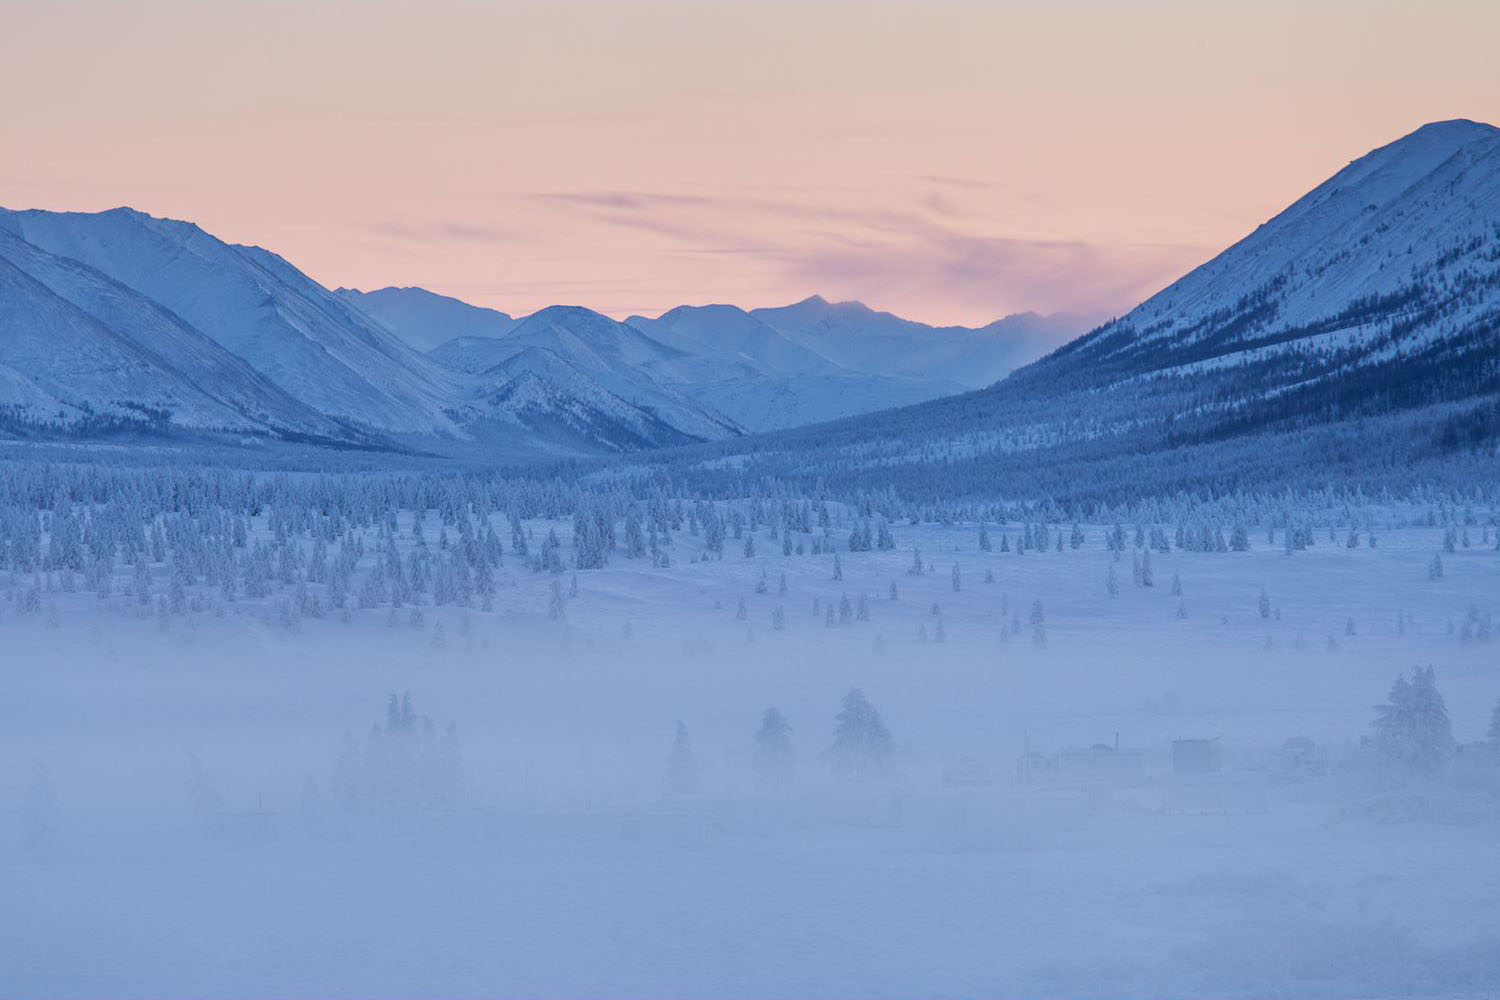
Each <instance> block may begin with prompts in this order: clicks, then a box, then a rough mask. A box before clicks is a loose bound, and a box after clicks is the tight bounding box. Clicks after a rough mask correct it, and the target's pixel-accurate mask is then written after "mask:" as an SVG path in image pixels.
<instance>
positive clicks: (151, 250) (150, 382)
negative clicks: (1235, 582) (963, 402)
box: [0, 208, 1086, 460]
mask: <svg viewBox="0 0 1500 1000" xmlns="http://www.w3.org/2000/svg"><path fill="white" fill-rule="evenodd" d="M764 312H765V313H766V314H767V318H761V317H758V316H755V315H752V314H751V313H747V312H745V311H744V310H740V309H737V308H734V307H732V306H710V307H704V308H691V307H683V308H680V309H675V310H672V311H671V312H669V313H667V314H665V315H664V316H662V317H659V318H658V319H655V320H649V319H645V318H641V317H632V318H631V320H630V321H628V322H624V323H621V322H618V321H616V320H613V319H610V318H609V317H606V316H603V315H601V314H599V313H596V312H593V311H591V310H588V309H584V308H580V307H575V306H553V307H550V308H547V309H543V310H542V311H540V312H538V313H535V314H533V315H531V316H526V317H521V318H512V317H510V316H508V315H506V314H505V313H502V312H497V311H495V310H492V309H485V308H481V307H476V306H472V305H469V304H467V303H464V302H460V301H458V300H456V299H452V298H448V297H446V296H442V295H437V294H434V293H432V292H428V291H425V290H423V289H418V288H387V289H382V290H379V291H374V292H359V291H355V290H353V289H338V290H337V291H329V290H328V289H326V288H324V287H323V286H321V285H319V284H318V283H317V282H315V281H313V280H312V279H310V278H308V277H307V276H306V275H304V274H302V273H301V272H300V271H298V270H297V269H296V268H294V267H293V266H292V265H291V264H289V263H287V261H285V260H284V259H282V258H281V257H278V256H276V255H275V254H273V253H270V252H269V251H266V250H262V249H260V248H258V247H246V246H235V245H231V244H228V243H224V242H222V241H221V240H218V239H216V238H215V237H213V236H211V235H209V234H208V233H206V232H204V231H203V230H201V229H199V228H198V227H197V226H194V225H192V224H191V223H186V222H177V221H173V220H169V219H158V218H154V217H152V216H149V215H146V214H144V213H141V212H137V211H134V210H131V209H126V208H120V209H114V210H112V211H108V212H100V213H60V212H45V211H6V210H0V434H8V435H12V436H25V437H37V436H41V437H46V436H70V437H88V436H95V435H101V434H118V433H120V432H123V431H129V432H133V433H146V434H159V435H172V434H190V435H214V434H220V435H224V434H227V435H231V436H232V435H239V436H241V437H243V436H246V435H249V436H252V437H256V438H261V439H265V440H270V441H274V440H283V439H285V440H298V441H311V442H315V443H327V444H334V445H340V446H349V445H354V446H359V447H368V448H402V449H417V450H424V451H436V452H439V453H447V454H460V455H465V456H466V457H470V458H478V459H503V460H515V459H525V458H531V457H538V456H547V455H568V454H574V455H578V454H608V453H612V452H622V451H637V450H642V449H649V448H659V447H663V446H669V445H680V444H685V443H691V442H694V441H712V440H721V439H725V438H732V437H738V436H741V435H744V434H746V433H750V432H753V431H758V430H766V429H774V428H785V427H790V426H795V425H798V424H801V423H808V422H813V421H819V420H827V419H831V418H835V417H841V416H847V415H849V414H853V413H860V412H868V411H870V410H875V409H880V408H884V407H889V406H894V405H900V404H904V403H909V402H913V401H919V400H926V399H932V398H935V397H938V396H941V395H944V394H947V393H953V392H959V391H962V390H963V389H965V388H967V387H969V386H971V385H972V384H974V383H973V380H974V379H976V378H999V377H1001V376H1003V375H1004V374H1005V372H1006V371H1008V370H1009V368H1010V367H1011V366H1013V365H1014V364H1015V363H1016V361H1017V359H1021V358H1026V357H1028V356H1035V355H1037V354H1040V353H1041V352H1042V351H1043V350H1045V348H1046V347H1047V346H1051V345H1055V344H1057V343H1060V342H1062V341H1063V340H1065V339H1067V337H1068V336H1069V335H1070V334H1076V333H1077V332H1080V331H1081V330H1082V329H1083V328H1084V326H1085V324H1086V321H1085V320H1080V319H1074V318H1069V317H1052V318H1049V319H1041V318H1039V317H1025V318H1020V317H1018V318H1015V320H1014V321H1011V322H1010V325H1006V321H1002V324H999V325H996V326H995V327H993V328H983V329H980V330H964V329H961V328H943V329H935V328H931V327H927V326H924V325H922V324H919V323H911V322H909V321H906V320H901V319H898V318H897V317H894V316H890V315H888V314H883V313H875V312H872V311H870V310H868V309H866V308H865V307H863V306H860V305H858V304H856V303H845V304H841V305H829V304H828V303H826V302H824V301H823V300H821V299H816V298H815V299H809V300H807V301H806V302H803V303H799V304H798V305H797V306H792V307H788V309H786V310H765V311H764ZM862 330H867V331H868V337H869V349H868V350H866V351H865V352H864V356H865V358H866V360H865V361H863V362H858V361H857V359H858V358H859V356H860V350H859V341H860V338H861V336H862V333H861V331H862ZM1049 338H1050V339H1049ZM963 352H967V356H968V358H969V360H970V363H969V364H967V365H959V366H958V367H962V368H963V369H964V374H965V376H966V377H967V379H968V381H963V380H961V379H955V378H953V377H952V372H951V369H952V368H953V367H955V365H954V363H953V359H954V358H957V357H958V356H959V355H960V354H963ZM829 355H836V356H837V357H839V358H842V359H844V360H843V361H842V362H840V361H835V360H832V359H831V358H830V356H829ZM851 359H855V360H856V362H857V363H855V364H853V365H851V364H850V363H849V362H850V360H851ZM928 368H930V369H931V370H930V371H928V370H927V369H928Z"/></svg>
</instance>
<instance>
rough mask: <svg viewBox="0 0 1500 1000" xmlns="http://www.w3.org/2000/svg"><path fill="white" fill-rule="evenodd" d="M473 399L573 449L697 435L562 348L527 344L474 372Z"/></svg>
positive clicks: (611, 448)
mask: <svg viewBox="0 0 1500 1000" xmlns="http://www.w3.org/2000/svg"><path fill="white" fill-rule="evenodd" d="M469 394H470V403H471V405H473V406H475V407H478V408H479V409H480V412H481V413H482V414H483V415H484V416H486V417H488V418H490V419H494V420H509V421H512V422H513V423H514V424H515V425H516V426H518V427H521V428H524V429H525V430H526V431H527V432H529V433H530V434H533V435H535V436H537V437H538V438H541V439H542V440H543V441H545V442H547V443H549V444H551V445H553V446H555V447H558V448H561V449H564V450H568V451H578V452H584V453H587V452H590V451H594V452H625V451H640V450H642V449H646V448H662V447H666V446H669V445H678V444H688V443H691V442H692V441H695V440H698V438H695V437H693V436H691V435H689V434H687V433H685V432H684V431H682V430H680V429H679V428H677V427H675V426H673V425H672V424H670V423H668V422H667V421H665V420H663V419H662V418H661V417H659V416H657V414H656V412H655V411H654V410H651V409H648V408H646V407H643V406H639V405H636V404H633V403H631V402H628V401H627V400H625V399H622V398H621V397H619V396H617V395H615V394H614V393H612V392H610V391H609V390H608V389H606V388H604V386H602V385H600V384H599V382H598V381H597V380H595V379H593V378H590V377H589V376H588V375H585V374H584V373H583V372H581V371H579V370H578V369H577V368H576V367H574V366H573V365H572V364H570V363H568V362H567V361H565V360H563V359H562V358H560V357H558V356H557V354H555V353H553V352H552V351H550V350H548V349H546V348H543V347H526V348H523V349H522V350H521V351H520V352H519V353H517V354H513V355H511V356H509V357H507V358H506V359H505V360H503V361H501V362H499V363H498V364H496V365H494V366H492V367H490V368H487V369H485V370H483V371H479V372H475V373H473V381H472V383H471V385H470V389H469Z"/></svg>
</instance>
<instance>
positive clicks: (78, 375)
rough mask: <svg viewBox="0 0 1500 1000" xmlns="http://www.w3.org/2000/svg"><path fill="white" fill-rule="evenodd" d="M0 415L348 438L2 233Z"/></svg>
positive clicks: (142, 303) (84, 269) (213, 349)
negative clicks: (1, 409)
mask: <svg viewBox="0 0 1500 1000" xmlns="http://www.w3.org/2000/svg"><path fill="white" fill-rule="evenodd" d="M0 407H3V408H4V409H5V410H6V413H7V417H8V419H7V422H8V423H16V424H23V425H24V424H40V425H57V426H68V425H76V424H78V423H80V422H86V423H88V422H92V423H94V424H97V423H98V422H99V421H104V422H105V423H106V424H109V423H118V422H128V423H133V424H140V423H145V424H147V425H153V424H158V425H165V424H168V423H175V424H177V425H179V426H182V427H187V428H196V429H200V430H224V431H241V432H253V433H268V434H280V435H295V436H299V437H312V438H326V439H333V440H347V439H349V438H350V437H351V436H354V437H356V438H357V437H358V435H357V434H356V433H355V432H354V431H353V429H352V428H349V427H347V426H344V425H342V424H341V423H340V422H339V421H337V420H335V419H333V418H331V417H328V416H326V415H324V414H322V413H319V412H318V411H317V410H315V409H313V408H312V407H310V406H308V405H306V404H305V403H302V402H301V401H299V400H297V399H294V398H293V397H291V396H290V395H288V394H287V393H286V392H284V391H282V390H281V389H280V388H278V387H277V386H275V385H273V384H271V383H270V382H269V381H268V380H267V379H266V378H264V377H263V376H262V375H261V374H260V373H258V372H256V371H255V370H254V369H253V368H251V367H250V366H249V365H248V364H246V363H245V362H244V361H243V360H241V359H240V358H238V357H237V356H235V355H234V354H231V353H230V352H229V351H227V350H225V349H224V348H223V347H221V346H220V345H219V344H218V343H216V342H215V341H213V340H211V339H209V338H208V337H207V336H205V335H204V334H202V333H201V332H199V331H198V330H196V329H194V328H193V327H191V326H189V325H188V324H186V323H185V322H183V321H182V320H181V319H180V318H179V317H177V316H176V315H174V314H173V313H171V312H168V311H167V310H165V309H163V308H162V307H161V306H159V305H158V304H157V303H155V302H153V301H151V300H149V299H147V298H144V297H143V296H140V295H138V294H137V293H135V292H133V291H132V290H131V289H129V288H126V287H124V286H123V285H120V284H118V283H116V282H114V281H112V280H111V279H109V278H108V277H106V276H105V275H103V274H101V273H99V272H98V271H95V270H94V269H92V268H90V267H88V266H86V265H84V264H80V263H78V262H77V261H73V260H69V259H66V258H63V257H58V256H54V255H53V254H49V253H47V252H46V251H44V250H42V249H40V248H38V247H36V246H33V245H32V244H30V243H27V242H26V241H24V240H22V239H20V238H19V237H17V236H16V235H15V234H14V233H12V232H10V231H9V230H8V229H6V228H4V227H3V226H0Z"/></svg>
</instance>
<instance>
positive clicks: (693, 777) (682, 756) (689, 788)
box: [666, 722, 700, 796]
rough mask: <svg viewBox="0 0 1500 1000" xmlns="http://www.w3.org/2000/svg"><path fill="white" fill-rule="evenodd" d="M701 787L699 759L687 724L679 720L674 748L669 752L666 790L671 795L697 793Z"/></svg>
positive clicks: (674, 736)
mask: <svg viewBox="0 0 1500 1000" xmlns="http://www.w3.org/2000/svg"><path fill="white" fill-rule="evenodd" d="M699 787H700V785H699V781H698V761H697V759H696V758H695V757H694V756H693V746H692V743H690V742H689V740H688V731H687V726H685V725H683V724H682V723H681V722H678V723H677V730H676V732H675V733H674V734H673V736H672V749H671V750H670V751H669V752H668V753H667V774H666V792H667V794H668V795H671V796H683V795H696V794H697V793H698V789H699Z"/></svg>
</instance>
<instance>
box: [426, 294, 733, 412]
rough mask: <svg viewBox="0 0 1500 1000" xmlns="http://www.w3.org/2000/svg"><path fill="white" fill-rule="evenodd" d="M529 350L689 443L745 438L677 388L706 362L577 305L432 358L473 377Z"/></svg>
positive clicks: (446, 348)
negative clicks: (543, 353)
mask: <svg viewBox="0 0 1500 1000" xmlns="http://www.w3.org/2000/svg"><path fill="white" fill-rule="evenodd" d="M531 348H534V349H539V350H544V351H547V352H549V353H550V354H551V355H553V356H555V357H556V358H558V359H561V360H562V361H565V362H566V363H567V364H568V365H569V366H570V368H571V369H572V370H574V371H576V372H580V373H582V374H584V375H586V376H587V377H588V378H589V379H591V380H593V381H594V382H596V383H598V384H599V385H600V386H602V387H603V388H604V389H605V390H606V391H608V392H609V393H612V394H613V395H615V396H617V397H619V398H620V399H622V400H624V401H625V402H627V403H629V404H630V405H631V406H634V407H638V408H640V409H642V410H645V411H648V412H650V413H652V414H654V415H655V416H656V417H657V418H658V419H660V420H661V421H663V422H664V423H665V424H667V425H669V426H671V427H673V428H676V429H677V430H678V431H679V432H681V433H682V434H684V435H686V436H687V437H690V438H696V439H699V440H714V439H718V438H723V437H731V436H737V435H738V434H740V433H741V428H740V427H739V426H738V425H737V424H735V423H734V421H732V420H730V419H728V418H727V417H725V416H723V415H722V414H720V413H718V412H717V411H715V410H714V409H713V408H711V407H709V406H705V405H703V404H701V403H699V402H697V401H695V400H693V399H691V398H689V397H688V396H686V395H684V394H682V393H680V392H678V391H676V390H675V389H673V388H672V385H673V384H674V383H680V382H683V381H691V380H693V378H694V376H695V374H696V373H698V372H701V366H702V364H703V359H701V358H698V357H695V356H693V355H690V354H687V353H685V352H683V351H680V350H677V349H676V348H672V347H668V346H667V345H665V344H662V343H659V342H658V341H655V340H653V339H652V338H650V337H648V336H647V335H646V334H644V333H642V332H641V331H640V330H637V329H636V328H635V327H633V326H628V325H626V324H624V323H619V322H616V321H615V320H612V319H610V318H609V317H608V316H603V315H600V314H599V313H596V312H594V311H592V310H590V309H584V308H582V307H579V306H549V307H548V308H546V309H543V310H541V311H540V312H536V313H533V314H532V315H530V316H527V317H526V318H525V319H523V320H521V321H520V322H518V323H517V324H516V326H515V328H514V329H512V330H511V331H510V332H509V333H507V334H506V335H505V336H503V337H499V338H489V337H461V338H459V339H457V340H454V341H450V342H449V343H446V344H443V345H442V346H441V347H438V348H437V349H436V350H434V351H433V352H432V353H431V355H430V357H431V358H433V359H434V360H435V361H437V362H439V363H441V364H443V365H445V366H447V367H448V368H450V369H451V370H453V371H455V372H458V373H463V374H467V375H470V376H475V375H479V374H481V373H483V372H485V371H488V370H489V369H492V368H494V367H495V366H496V365H499V364H501V363H502V362H505V361H506V360H508V359H510V358H512V357H514V356H516V355H517V354H520V353H521V352H523V351H525V350H527V349H531Z"/></svg>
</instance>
